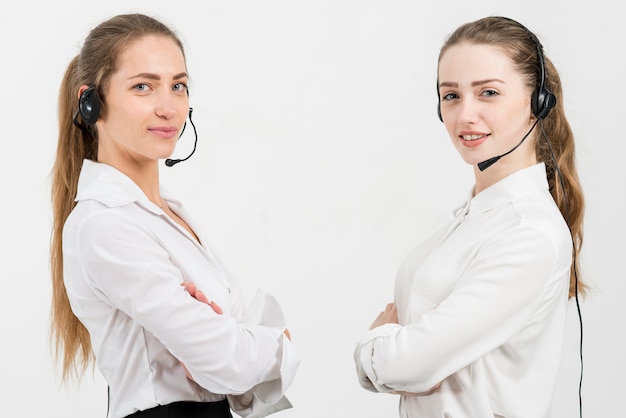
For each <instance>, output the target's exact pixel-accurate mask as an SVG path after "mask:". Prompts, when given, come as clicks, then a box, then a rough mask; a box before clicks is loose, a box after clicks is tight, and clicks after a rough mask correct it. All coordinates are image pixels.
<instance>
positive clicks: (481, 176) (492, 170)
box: [474, 154, 537, 195]
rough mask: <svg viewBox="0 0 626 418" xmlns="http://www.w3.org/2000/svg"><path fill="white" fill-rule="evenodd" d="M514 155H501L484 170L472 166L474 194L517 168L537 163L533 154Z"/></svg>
mask: <svg viewBox="0 0 626 418" xmlns="http://www.w3.org/2000/svg"><path fill="white" fill-rule="evenodd" d="M509 157H511V158H509ZM516 157H518V156H514V154H511V155H507V156H505V157H502V158H501V159H500V160H499V161H498V162H496V163H495V164H494V165H492V166H491V167H489V168H487V169H486V170H485V171H480V169H479V168H478V167H477V166H474V177H475V179H476V186H475V190H474V195H477V194H478V193H480V192H482V191H483V190H485V189H486V188H488V187H490V186H492V185H494V184H495V183H497V182H499V181H500V180H502V179H503V178H505V177H508V176H510V175H511V174H513V173H515V172H517V171H519V170H522V169H524V168H527V167H530V166H532V165H535V164H537V158H536V157H535V155H534V154H532V155H529V156H528V158H523V159H520V158H516Z"/></svg>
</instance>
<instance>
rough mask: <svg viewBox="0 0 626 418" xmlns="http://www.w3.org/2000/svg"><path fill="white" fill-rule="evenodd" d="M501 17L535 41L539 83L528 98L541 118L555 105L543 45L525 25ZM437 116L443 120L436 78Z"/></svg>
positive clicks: (535, 113) (534, 111) (536, 114)
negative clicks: (548, 85)
mask: <svg viewBox="0 0 626 418" xmlns="http://www.w3.org/2000/svg"><path fill="white" fill-rule="evenodd" d="M501 18H502V19H506V20H508V21H510V22H513V23H515V24H516V25H518V26H519V27H521V28H522V29H524V30H525V31H526V32H528V34H529V35H530V38H531V39H532V41H533V42H534V43H535V47H536V49H537V60H538V61H539V85H538V86H537V88H535V90H534V91H533V94H532V96H531V99H530V107H531V110H532V112H533V115H535V117H536V118H537V120H542V119H544V118H545V117H546V116H548V114H549V113H550V110H551V109H552V108H553V107H554V106H556V96H555V95H554V94H553V93H552V92H551V91H550V90H549V89H548V88H547V87H546V86H545V80H546V66H545V62H544V59H543V46H542V45H541V42H539V39H538V38H537V36H535V34H534V33H532V32H531V31H530V29H528V28H527V27H526V26H524V25H522V24H521V23H519V22H518V21H516V20H513V19H511V18H508V17H501ZM436 87H437V116H439V120H440V121H442V122H443V117H442V116H441V97H439V81H438V80H437V86H436Z"/></svg>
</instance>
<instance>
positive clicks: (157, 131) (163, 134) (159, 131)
mask: <svg viewBox="0 0 626 418" xmlns="http://www.w3.org/2000/svg"><path fill="white" fill-rule="evenodd" d="M150 132H152V133H153V134H154V135H156V136H158V137H159V138H164V139H170V138H173V137H175V136H176V134H177V133H178V130H177V129H176V128H167V127H163V128H150Z"/></svg>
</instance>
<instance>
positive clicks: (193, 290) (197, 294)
mask: <svg viewBox="0 0 626 418" xmlns="http://www.w3.org/2000/svg"><path fill="white" fill-rule="evenodd" d="M181 286H182V287H184V288H185V289H186V290H187V292H188V293H189V294H190V295H191V296H192V297H193V298H194V299H196V300H198V301H200V302H202V303H206V304H207V305H209V306H210V307H211V309H213V311H215V313H216V314H218V315H221V314H222V313H223V312H222V308H220V307H219V305H218V304H217V303H215V302H213V301H209V298H207V297H206V295H205V294H204V293H202V290H198V288H197V287H196V285H195V284H194V283H192V282H189V283H185V282H183V283H181Z"/></svg>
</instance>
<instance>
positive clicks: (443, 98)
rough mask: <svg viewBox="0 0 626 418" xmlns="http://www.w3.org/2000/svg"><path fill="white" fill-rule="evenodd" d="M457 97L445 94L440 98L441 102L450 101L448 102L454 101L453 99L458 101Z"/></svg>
mask: <svg viewBox="0 0 626 418" xmlns="http://www.w3.org/2000/svg"><path fill="white" fill-rule="evenodd" d="M458 98H459V95H458V94H456V93H446V94H444V95H443V96H442V97H441V100H443V101H450V100H454V99H458Z"/></svg>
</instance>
